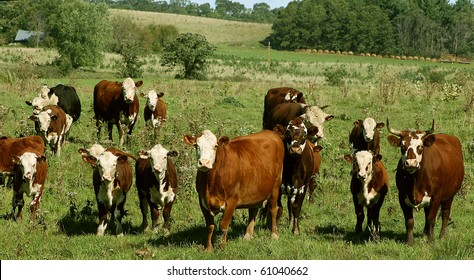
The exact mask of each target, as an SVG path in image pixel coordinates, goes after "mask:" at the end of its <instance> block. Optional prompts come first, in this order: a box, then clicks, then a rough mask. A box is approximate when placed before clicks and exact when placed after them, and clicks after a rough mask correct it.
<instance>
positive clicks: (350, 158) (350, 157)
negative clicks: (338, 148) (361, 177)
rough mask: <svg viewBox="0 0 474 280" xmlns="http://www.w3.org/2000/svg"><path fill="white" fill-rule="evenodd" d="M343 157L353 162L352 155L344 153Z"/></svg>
mask: <svg viewBox="0 0 474 280" xmlns="http://www.w3.org/2000/svg"><path fill="white" fill-rule="evenodd" d="M344 159H345V160H346V161H347V162H349V163H354V157H353V156H352V155H349V154H347V155H344Z"/></svg>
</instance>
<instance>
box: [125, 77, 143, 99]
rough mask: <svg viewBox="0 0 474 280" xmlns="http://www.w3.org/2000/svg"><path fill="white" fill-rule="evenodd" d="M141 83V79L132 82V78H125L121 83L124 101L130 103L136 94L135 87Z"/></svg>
mask: <svg viewBox="0 0 474 280" xmlns="http://www.w3.org/2000/svg"><path fill="white" fill-rule="evenodd" d="M142 84H143V81H138V82H136V83H135V82H134V81H133V80H132V78H126V79H125V80H124V81H123V83H122V94H123V100H124V101H125V103H127V104H130V103H132V102H133V99H134V98H135V95H136V94H137V88H138V87H140V86H141V85H142Z"/></svg>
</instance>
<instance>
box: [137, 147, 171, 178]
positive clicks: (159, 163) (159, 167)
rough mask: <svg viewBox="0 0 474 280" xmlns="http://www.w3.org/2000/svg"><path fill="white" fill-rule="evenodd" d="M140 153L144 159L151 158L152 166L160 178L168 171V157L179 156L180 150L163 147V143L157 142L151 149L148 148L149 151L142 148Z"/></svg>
mask: <svg viewBox="0 0 474 280" xmlns="http://www.w3.org/2000/svg"><path fill="white" fill-rule="evenodd" d="M138 155H139V156H140V158H142V159H148V158H151V166H152V169H153V173H154V174H155V176H156V178H157V179H158V178H159V176H160V174H165V173H166V167H167V164H168V157H176V156H178V152H176V151H168V150H167V149H165V148H163V146H161V144H157V145H155V146H154V147H153V148H152V149H151V150H148V151H145V150H142V151H140V152H138Z"/></svg>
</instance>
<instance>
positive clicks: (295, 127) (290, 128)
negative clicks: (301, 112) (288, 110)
mask: <svg viewBox="0 0 474 280" xmlns="http://www.w3.org/2000/svg"><path fill="white" fill-rule="evenodd" d="M273 131H275V132H276V133H278V134H279V135H280V137H281V138H282V140H283V142H284V143H285V145H286V149H287V151H288V153H289V154H290V155H294V156H301V155H302V154H303V151H304V149H305V147H306V136H307V134H308V131H307V129H306V126H305V125H304V123H303V120H302V119H301V118H300V117H298V118H295V119H293V120H291V121H290V122H289V123H288V125H287V126H286V128H285V127H283V126H282V125H279V124H277V125H276V126H275V128H274V129H273Z"/></svg>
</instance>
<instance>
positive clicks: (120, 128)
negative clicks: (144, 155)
mask: <svg viewBox="0 0 474 280" xmlns="http://www.w3.org/2000/svg"><path fill="white" fill-rule="evenodd" d="M116 123H117V130H118V133H119V139H120V141H119V144H120V146H123V143H124V142H125V141H124V135H123V134H124V131H123V127H122V122H121V121H120V120H117V122H116ZM111 140H112V139H111Z"/></svg>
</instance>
